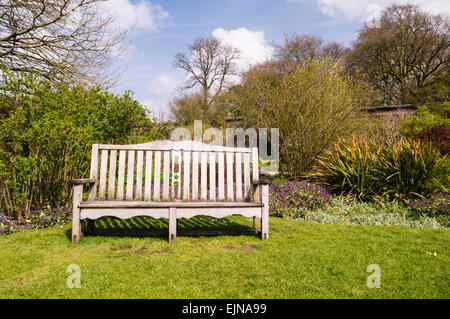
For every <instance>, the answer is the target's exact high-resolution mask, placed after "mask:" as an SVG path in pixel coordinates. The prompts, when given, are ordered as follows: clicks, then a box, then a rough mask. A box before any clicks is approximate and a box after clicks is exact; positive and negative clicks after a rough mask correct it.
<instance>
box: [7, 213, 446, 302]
mask: <svg viewBox="0 0 450 319" xmlns="http://www.w3.org/2000/svg"><path fill="white" fill-rule="evenodd" d="M250 225H251V223H250V220H249V219H247V218H242V217H233V218H231V219H226V220H221V221H216V220H213V219H210V218H197V219H195V220H190V221H184V220H183V221H180V224H179V228H180V229H182V230H192V229H211V230H249V229H250ZM270 227H271V233H270V240H269V241H265V242H263V241H261V240H260V239H259V238H258V237H256V236H253V235H245V236H216V237H183V236H180V237H179V238H178V239H177V244H176V245H172V246H170V245H169V244H168V243H167V240H166V236H164V237H125V236H124V235H125V233H123V234H122V236H120V235H115V236H106V237H104V236H102V235H98V234H97V235H96V236H86V237H84V238H83V240H82V243H81V244H80V245H77V246H74V245H72V244H71V242H70V230H71V227H70V225H67V226H64V227H53V228H49V229H45V230H35V231H30V232H25V233H18V234H13V235H10V236H3V237H1V238H0V298H231V299H233V298H449V297H450V287H449V283H450V263H449V262H450V259H449V247H450V232H449V231H448V230H431V229H408V228H400V227H399V228H385V227H377V226H339V225H320V224H314V223H305V222H299V221H287V220H283V219H279V218H271V220H270ZM158 228H160V230H165V229H166V228H167V223H166V222H164V221H155V220H151V219H145V218H140V219H139V218H138V219H134V220H130V221H127V222H125V223H122V222H117V221H116V220H113V219H107V220H101V221H98V222H97V224H96V229H97V230H98V231H100V232H105V231H108V230H109V231H111V229H114V230H116V231H119V232H120V231H127V232H129V231H130V230H133V231H135V232H136V234H139V232H140V231H142V230H148V229H156V230H157V229H158ZM435 253H436V256H435ZM71 264H77V265H78V266H79V267H80V269H81V288H80V289H68V288H67V285H66V279H67V276H69V275H70V274H69V273H67V272H66V269H67V267H68V266H69V265H71ZM370 264H377V265H379V266H380V268H381V288H379V289H369V288H368V287H367V285H366V280H367V277H368V276H369V275H370V274H369V273H367V272H366V270H367V267H368V265H370Z"/></svg>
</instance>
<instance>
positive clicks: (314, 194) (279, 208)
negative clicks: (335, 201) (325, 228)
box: [269, 181, 332, 217]
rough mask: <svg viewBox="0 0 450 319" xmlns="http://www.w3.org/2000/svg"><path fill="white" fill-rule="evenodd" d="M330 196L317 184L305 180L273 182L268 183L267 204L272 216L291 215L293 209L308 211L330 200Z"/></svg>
mask: <svg viewBox="0 0 450 319" xmlns="http://www.w3.org/2000/svg"><path fill="white" fill-rule="evenodd" d="M331 199H332V196H331V195H330V194H328V193H327V191H326V190H325V189H324V188H323V187H320V186H318V185H314V184H311V183H308V182H306V181H292V182H289V183H274V184H271V185H270V190H269V203H270V204H269V205H270V213H271V215H273V216H280V217H286V216H287V215H289V216H291V217H293V216H292V214H291V213H292V212H293V211H298V210H300V211H301V210H304V211H310V210H313V209H317V208H322V207H324V206H326V205H327V204H328V203H330V202H331Z"/></svg>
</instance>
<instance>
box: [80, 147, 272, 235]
mask: <svg viewBox="0 0 450 319" xmlns="http://www.w3.org/2000/svg"><path fill="white" fill-rule="evenodd" d="M84 185H86V186H88V187H89V189H88V194H89V195H88V198H87V200H86V201H83V186H84ZM268 205H269V186H268V181H266V180H265V179H264V178H261V179H260V176H259V169H258V149H257V148H235V147H231V148H230V147H219V146H212V145H208V144H204V143H200V142H193V141H156V142H151V143H146V144H140V145H98V144H94V145H93V147H92V160H91V175H90V178H89V179H78V180H74V190H73V223H72V242H73V243H79V242H80V240H81V235H82V234H81V220H86V219H87V220H96V219H98V218H101V217H106V216H110V217H117V218H120V219H129V218H133V217H137V216H150V217H153V218H157V219H160V218H166V219H168V220H169V242H170V243H175V241H176V233H177V229H176V228H177V219H180V218H192V217H194V216H200V215H202V216H212V217H216V218H224V217H226V216H230V215H242V216H245V217H253V218H254V227H255V229H256V231H257V232H260V234H261V237H262V239H263V240H267V239H268V238H269V206H268Z"/></svg>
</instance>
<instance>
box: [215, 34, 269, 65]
mask: <svg viewBox="0 0 450 319" xmlns="http://www.w3.org/2000/svg"><path fill="white" fill-rule="evenodd" d="M212 35H213V36H214V37H215V38H216V39H217V40H219V41H220V42H221V43H223V44H226V45H231V46H233V47H235V48H238V49H239V50H240V51H241V56H240V58H241V59H240V61H239V63H238V64H239V67H240V69H241V71H245V70H247V69H248V68H249V67H250V66H251V65H254V64H257V63H261V62H264V61H266V60H268V59H270V58H271V57H272V55H273V52H274V48H273V47H272V46H271V45H269V44H268V43H267V40H266V39H265V36H264V31H250V30H247V29H246V28H239V29H234V30H230V31H227V30H224V29H222V28H219V29H215V30H214V31H213V33H212Z"/></svg>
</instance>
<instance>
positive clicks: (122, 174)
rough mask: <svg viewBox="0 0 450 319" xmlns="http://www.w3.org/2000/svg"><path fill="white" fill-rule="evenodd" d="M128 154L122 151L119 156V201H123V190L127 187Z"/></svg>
mask: <svg viewBox="0 0 450 319" xmlns="http://www.w3.org/2000/svg"><path fill="white" fill-rule="evenodd" d="M126 155H127V153H126V152H125V151H120V156H119V177H118V180H117V200H123V188H124V186H125V160H126Z"/></svg>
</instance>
